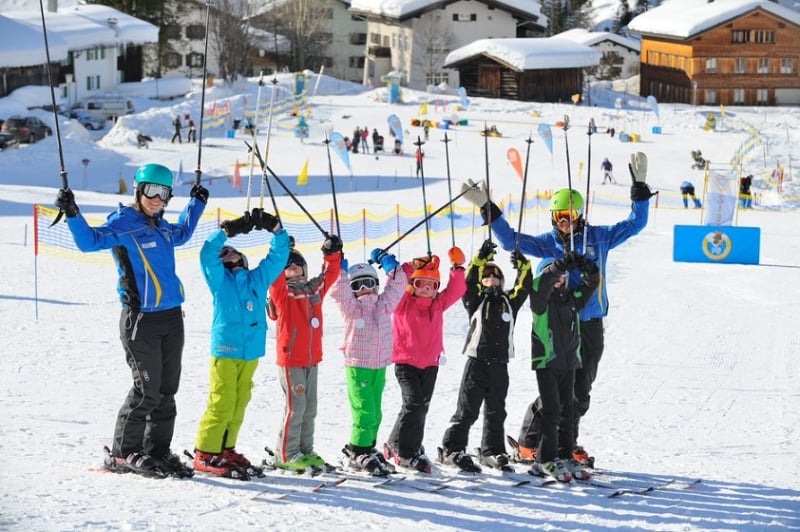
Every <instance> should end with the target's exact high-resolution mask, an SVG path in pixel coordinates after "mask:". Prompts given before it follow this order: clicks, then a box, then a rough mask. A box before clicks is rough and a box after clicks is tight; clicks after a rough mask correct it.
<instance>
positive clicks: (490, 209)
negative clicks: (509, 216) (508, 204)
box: [481, 201, 503, 225]
mask: <svg viewBox="0 0 800 532" xmlns="http://www.w3.org/2000/svg"><path fill="white" fill-rule="evenodd" d="M501 216H503V211H501V210H500V207H498V206H497V205H495V204H494V203H492V202H491V201H488V202H486V203H485V204H484V205H483V207H481V218H483V225H488V223H489V218H491V220H492V221H495V220H497V219H498V218H500V217H501Z"/></svg>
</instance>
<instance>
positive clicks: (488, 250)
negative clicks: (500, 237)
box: [478, 238, 497, 261]
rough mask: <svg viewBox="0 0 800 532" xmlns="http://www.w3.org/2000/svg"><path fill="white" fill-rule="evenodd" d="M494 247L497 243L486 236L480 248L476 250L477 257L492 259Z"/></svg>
mask: <svg viewBox="0 0 800 532" xmlns="http://www.w3.org/2000/svg"><path fill="white" fill-rule="evenodd" d="M496 247H497V244H495V243H494V242H492V241H491V240H489V239H488V238H487V239H486V240H484V241H483V244H482V245H481V249H479V250H478V258H479V259H482V260H487V261H488V260H492V259H493V258H494V249H495V248H496Z"/></svg>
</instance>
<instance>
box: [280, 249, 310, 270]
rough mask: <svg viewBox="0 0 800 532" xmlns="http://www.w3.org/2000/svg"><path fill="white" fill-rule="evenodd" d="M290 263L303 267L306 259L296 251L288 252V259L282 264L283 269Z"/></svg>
mask: <svg viewBox="0 0 800 532" xmlns="http://www.w3.org/2000/svg"><path fill="white" fill-rule="evenodd" d="M292 264H295V265H297V266H300V267H301V268H303V267H305V265H306V259H304V258H303V257H302V255H298V254H297V253H289V260H287V261H286V266H284V268H283V269H284V270H285V269H286V268H288V267H289V266H291V265H292Z"/></svg>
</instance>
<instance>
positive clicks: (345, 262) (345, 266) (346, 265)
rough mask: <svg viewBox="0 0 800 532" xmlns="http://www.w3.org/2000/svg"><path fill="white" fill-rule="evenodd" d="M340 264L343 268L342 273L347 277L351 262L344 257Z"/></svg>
mask: <svg viewBox="0 0 800 532" xmlns="http://www.w3.org/2000/svg"><path fill="white" fill-rule="evenodd" d="M339 264H340V265H341V266H342V273H343V274H345V275H347V270H349V269H350V262H349V261H348V260H347V259H346V258H344V256H342V260H341V261H340V262H339Z"/></svg>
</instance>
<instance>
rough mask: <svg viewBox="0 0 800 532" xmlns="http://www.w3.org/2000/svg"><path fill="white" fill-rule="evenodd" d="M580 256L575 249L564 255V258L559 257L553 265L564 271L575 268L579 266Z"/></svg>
mask: <svg viewBox="0 0 800 532" xmlns="http://www.w3.org/2000/svg"><path fill="white" fill-rule="evenodd" d="M578 257H580V255H578V254H577V253H575V252H574V251H570V252H569V253H567V254H566V255H564V258H563V259H558V260H557V261H554V262H553V266H555V267H556V268H558V269H559V270H561V271H562V272H566V271H569V270H574V269H575V268H577V261H579V260H580V259H579V258H578Z"/></svg>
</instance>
